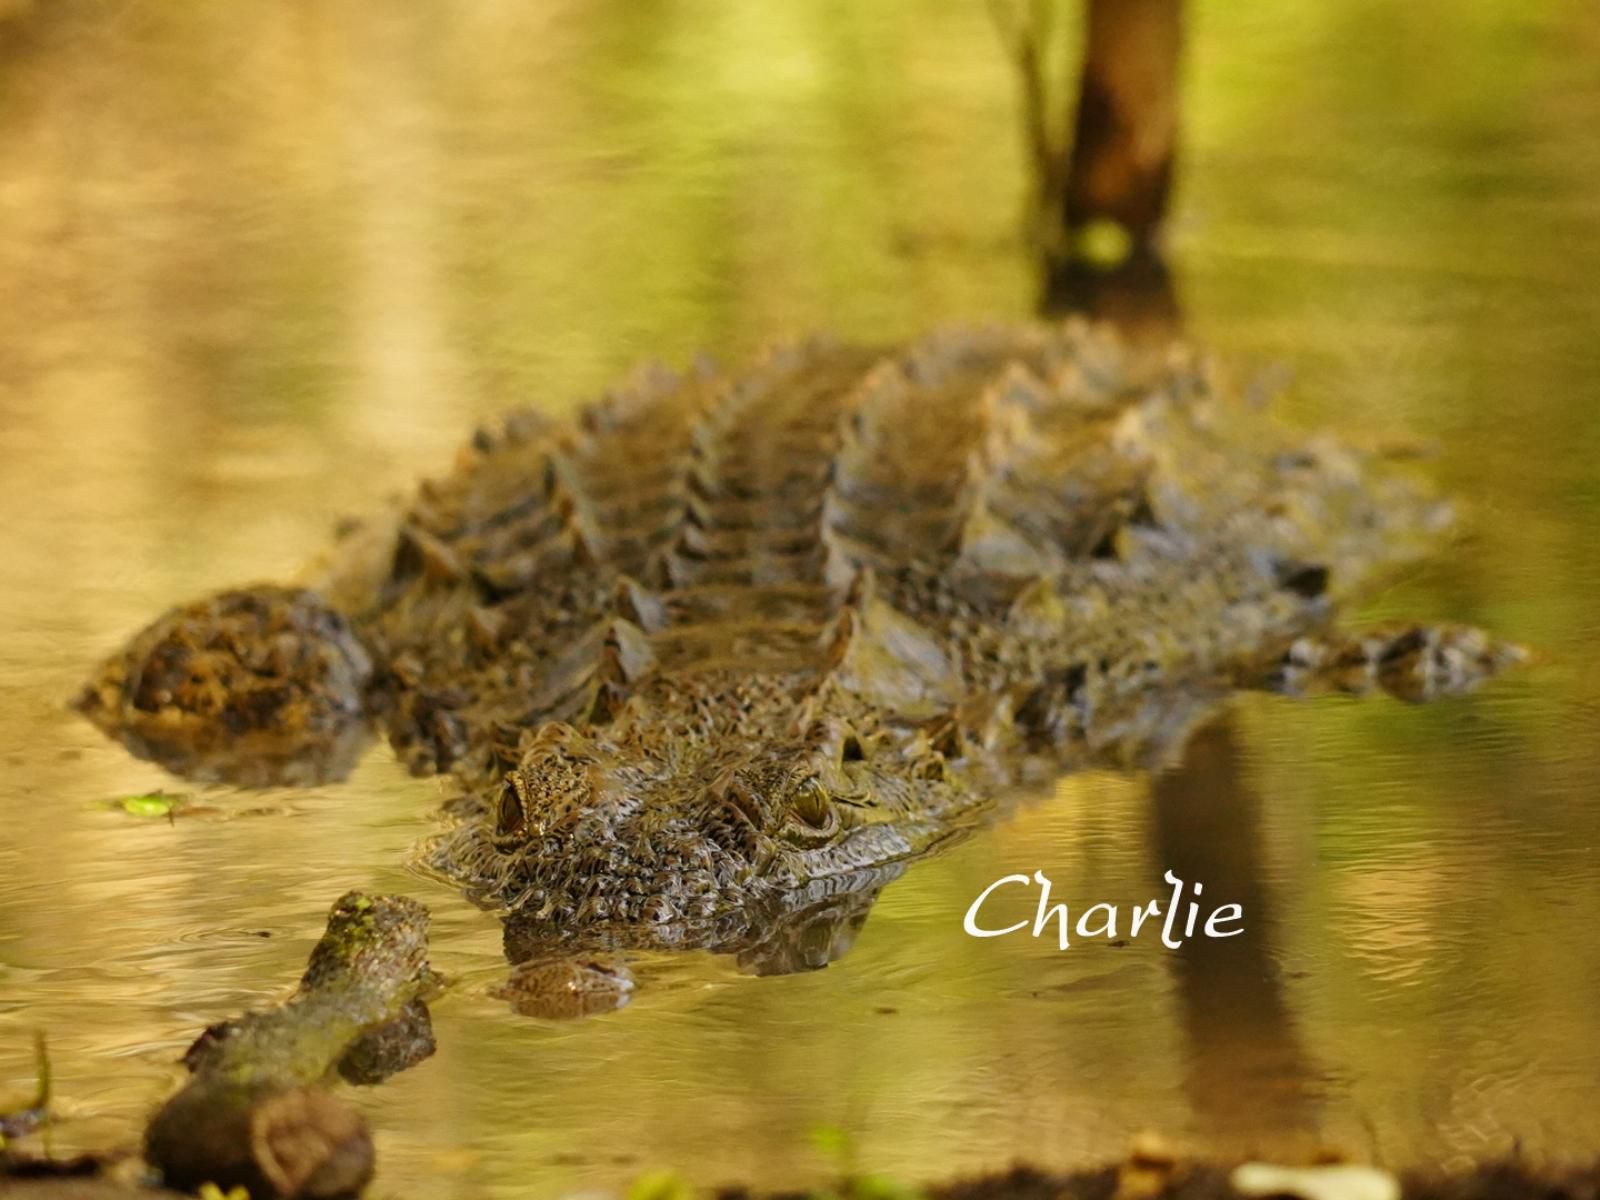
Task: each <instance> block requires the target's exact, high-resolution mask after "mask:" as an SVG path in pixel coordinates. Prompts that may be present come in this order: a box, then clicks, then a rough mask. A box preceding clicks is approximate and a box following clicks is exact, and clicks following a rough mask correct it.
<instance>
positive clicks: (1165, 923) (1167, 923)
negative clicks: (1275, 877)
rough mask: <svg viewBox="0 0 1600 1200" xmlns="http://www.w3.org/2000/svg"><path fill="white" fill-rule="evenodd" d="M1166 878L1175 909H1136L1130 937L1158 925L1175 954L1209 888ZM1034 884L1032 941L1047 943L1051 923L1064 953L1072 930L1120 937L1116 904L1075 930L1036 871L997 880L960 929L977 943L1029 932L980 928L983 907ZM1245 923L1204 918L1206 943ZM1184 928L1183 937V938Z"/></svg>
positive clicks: (1229, 915)
mask: <svg viewBox="0 0 1600 1200" xmlns="http://www.w3.org/2000/svg"><path fill="white" fill-rule="evenodd" d="M1164 878H1165V879H1166V881H1167V882H1168V883H1170V884H1171V885H1172V901H1171V903H1169V904H1168V905H1167V908H1166V911H1165V912H1163V911H1162V909H1161V902H1160V900H1159V898H1158V899H1155V900H1151V901H1150V902H1149V903H1148V904H1144V905H1141V906H1138V907H1136V908H1134V909H1133V910H1132V912H1131V913H1130V914H1129V929H1128V936H1129V937H1138V936H1139V932H1140V930H1142V929H1143V928H1144V927H1145V925H1146V924H1147V923H1149V922H1151V921H1159V922H1160V925H1161V941H1162V943H1163V944H1164V945H1166V946H1168V947H1170V948H1171V949H1173V950H1176V949H1177V948H1178V947H1179V946H1181V945H1183V943H1184V941H1185V939H1187V938H1192V937H1194V936H1195V927H1196V925H1197V923H1198V922H1199V920H1200V905H1199V903H1198V898H1199V896H1200V893H1201V892H1203V891H1205V885H1204V884H1202V883H1196V884H1193V885H1189V884H1186V883H1184V881H1183V880H1181V879H1179V878H1178V877H1177V876H1176V875H1174V874H1173V873H1172V872H1171V871H1168V872H1167V873H1166V875H1165V876H1164ZM1035 883H1037V884H1038V885H1039V904H1038V907H1037V909H1036V910H1035V912H1034V917H1033V921H1032V925H1033V931H1032V936H1033V937H1043V936H1044V932H1045V930H1046V929H1047V928H1048V927H1049V925H1050V922H1051V921H1055V922H1056V929H1057V933H1056V936H1057V938H1058V940H1059V941H1060V943H1061V948H1062V949H1063V950H1065V949H1066V948H1067V947H1068V946H1069V945H1071V941H1070V940H1069V938H1068V936H1067V931H1068V929H1069V928H1071V929H1073V930H1074V931H1075V932H1076V933H1077V935H1078V936H1079V937H1081V938H1093V937H1103V938H1106V939H1108V940H1114V939H1116V938H1117V937H1118V936H1120V935H1119V932H1118V931H1119V929H1120V925H1119V921H1120V919H1121V916H1122V914H1121V911H1120V910H1119V909H1118V908H1117V906H1116V905H1115V904H1091V905H1090V906H1089V907H1088V908H1086V909H1084V910H1083V912H1082V913H1081V914H1080V915H1079V917H1078V923H1077V925H1076V926H1073V925H1072V916H1071V914H1070V913H1069V912H1068V911H1067V906H1066V905H1065V904H1051V903H1050V880H1049V879H1048V878H1047V877H1046V876H1045V874H1044V872H1043V871H1035V872H1034V873H1033V878H1032V879H1031V880H1030V879H1029V878H1028V876H1026V875H1007V876H1006V877H1005V878H1004V879H996V880H995V881H994V882H993V883H991V884H990V885H989V886H988V887H986V888H984V889H983V891H981V892H979V893H978V898H977V899H976V900H974V901H973V902H972V907H971V908H969V909H967V917H966V920H965V921H963V922H962V923H961V927H962V928H963V929H965V930H966V931H967V933H968V934H970V935H971V936H972V937H977V938H989V937H1004V936H1005V935H1006V934H1008V933H1016V932H1018V931H1019V930H1023V929H1026V928H1028V925H1029V922H1028V920H1027V919H1026V918H1024V919H1023V920H1021V921H1018V922H1017V923H1016V924H1014V925H1007V926H1006V927H1005V928H1004V929H988V928H985V927H984V926H982V925H979V924H978V910H979V909H981V908H982V907H983V902H984V901H985V900H987V899H988V898H989V897H990V896H992V895H994V893H995V892H997V891H999V890H1000V889H1001V888H1003V887H1006V886H1007V885H1011V884H1015V885H1018V886H1020V887H1031V886H1033V884H1035ZM1190 886H1192V887H1193V889H1194V896H1195V899H1192V900H1190V901H1189V902H1188V905H1187V908H1188V911H1187V913H1185V912H1184V907H1185V905H1184V901H1183V893H1184V889H1185V888H1186V887H1190ZM1243 920H1244V908H1243V907H1242V906H1240V905H1238V904H1224V905H1222V906H1221V907H1219V908H1214V909H1212V910H1211V912H1210V914H1209V915H1208V916H1207V917H1206V921H1205V926H1204V928H1203V932H1204V935H1205V936H1206V937H1208V938H1229V937H1237V936H1238V935H1239V934H1241V933H1243V932H1244V928H1243V926H1242V925H1239V927H1237V928H1234V929H1224V928H1223V926H1224V925H1227V924H1230V923H1234V924H1237V923H1238V922H1242V921H1243ZM1180 922H1181V928H1182V932H1179V928H1180Z"/></svg>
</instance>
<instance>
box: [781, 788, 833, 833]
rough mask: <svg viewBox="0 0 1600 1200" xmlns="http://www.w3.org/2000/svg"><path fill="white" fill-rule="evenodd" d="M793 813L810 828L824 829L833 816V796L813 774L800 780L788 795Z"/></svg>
mask: <svg viewBox="0 0 1600 1200" xmlns="http://www.w3.org/2000/svg"><path fill="white" fill-rule="evenodd" d="M790 803H791V804H792V805H793V806H794V815H795V817H796V818H798V819H799V820H800V821H801V822H802V823H804V824H806V825H809V826H810V827H811V828H812V829H826V828H827V827H828V825H829V824H830V823H831V821H832V818H833V797H831V796H829V795H828V789H827V788H825V787H823V786H822V781H821V780H819V779H818V778H817V777H816V776H815V775H811V776H807V777H806V778H805V779H803V780H801V781H800V783H799V785H798V786H796V788H795V789H794V794H793V795H792V796H791V797H790Z"/></svg>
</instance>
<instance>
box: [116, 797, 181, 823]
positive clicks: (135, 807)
mask: <svg viewBox="0 0 1600 1200" xmlns="http://www.w3.org/2000/svg"><path fill="white" fill-rule="evenodd" d="M181 803H183V797H182V796H172V795H169V794H167V793H166V792H145V793H143V794H141V795H137V796H124V797H122V799H120V800H118V801H116V802H115V807H117V808H120V809H121V810H122V811H123V812H125V813H127V814H128V815H129V816H130V817H170V816H172V815H173V813H174V812H175V811H176V810H177V808H178V806H179V805H180V804H181Z"/></svg>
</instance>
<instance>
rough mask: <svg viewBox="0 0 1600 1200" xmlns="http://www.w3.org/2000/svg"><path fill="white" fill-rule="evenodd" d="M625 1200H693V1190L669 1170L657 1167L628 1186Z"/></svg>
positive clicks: (675, 1173) (685, 1181)
mask: <svg viewBox="0 0 1600 1200" xmlns="http://www.w3.org/2000/svg"><path fill="white" fill-rule="evenodd" d="M626 1200H694V1188H693V1187H692V1186H690V1184H689V1181H688V1180H687V1179H685V1178H684V1177H683V1176H682V1175H679V1174H678V1173H677V1172H676V1171H674V1170H672V1169H671V1168H668V1167H658V1168H656V1169H655V1170H652V1171H646V1172H644V1173H643V1174H642V1175H640V1176H639V1177H638V1178H637V1179H635V1180H634V1181H633V1182H632V1183H630V1184H629V1185H628V1192H627V1197H626Z"/></svg>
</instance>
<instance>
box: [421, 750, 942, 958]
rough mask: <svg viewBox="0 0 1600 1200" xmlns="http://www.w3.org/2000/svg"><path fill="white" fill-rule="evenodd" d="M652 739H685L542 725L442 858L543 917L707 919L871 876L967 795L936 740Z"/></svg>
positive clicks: (555, 921) (592, 923)
mask: <svg viewBox="0 0 1600 1200" xmlns="http://www.w3.org/2000/svg"><path fill="white" fill-rule="evenodd" d="M646 745H654V746H655V747H659V748H665V747H671V746H674V745H675V744H674V743H673V742H672V741H670V740H669V739H667V738H666V737H664V736H663V737H661V738H659V739H657V738H652V737H649V736H648V735H644V736H630V737H629V738H628V739H627V740H626V741H625V742H623V743H620V744H619V743H616V742H606V741H602V740H600V739H598V738H596V737H593V736H590V735H588V734H586V733H583V732H580V731H579V730H577V729H576V728H574V727H573V726H570V725H565V724H560V723H556V724H551V725H547V726H545V727H544V728H543V729H541V730H540V732H539V734H538V736H537V737H535V738H534V739H533V740H532V743H531V745H530V746H529V747H528V748H527V749H526V750H525V751H524V752H523V754H522V757H521V761H520V762H519V763H518V764H517V765H516V766H515V767H514V768H513V769H511V770H510V771H508V772H507V773H506V774H505V775H504V777H503V778H502V779H501V780H500V782H499V784H498V787H497V790H494V791H493V792H492V794H490V793H489V792H487V791H486V793H485V794H484V795H482V796H481V797H478V798H477V799H476V800H475V801H474V805H475V806H476V810H477V811H476V812H475V814H474V815H473V816H472V818H471V819H469V820H467V821H466V822H465V823H464V824H463V825H462V826H461V827H460V828H458V829H457V830H456V831H455V833H454V835H452V836H451V837H449V838H448V839H446V841H445V842H443V843H441V844H439V845H438V846H437V847H436V848H435V852H434V855H433V861H434V862H435V863H436V864H437V865H438V866H440V867H442V868H444V869H446V870H448V872H449V873H450V874H452V875H454V876H456V877H458V878H460V877H462V876H463V875H464V876H465V877H466V882H468V884H469V886H473V887H475V888H480V889H482V891H483V893H484V894H485V895H489V896H493V897H495V898H496V899H498V900H501V901H503V902H506V903H508V904H509V907H511V908H512V909H514V910H516V911H517V912H518V913H519V914H520V915H522V916H523V917H525V918H528V919H532V920H535V921H539V922H543V923H548V924H552V925H558V926H563V927H569V928H570V927H580V926H581V927H584V928H590V927H596V926H608V925H609V926H618V927H620V926H646V927H650V926H654V927H658V929H659V927H663V926H665V927H677V926H682V925H685V924H694V925H703V924H704V923H705V922H708V921H709V922H713V923H714V922H716V921H717V920H718V919H719V918H720V917H721V916H723V915H724V914H727V913H729V912H731V911H733V910H734V909H736V908H743V909H748V908H749V906H750V905H751V904H752V902H759V901H760V900H762V899H763V898H764V897H771V896H775V895H778V894H780V893H781V894H782V895H783V896H784V897H785V898H787V899H793V898H795V897H798V898H800V899H802V900H804V899H806V898H811V899H815V898H816V897H818V896H823V895H827V894H830V893H832V892H835V891H844V890H849V889H850V888H851V887H852V886H853V880H855V879H856V878H857V877H858V876H859V877H861V878H862V879H863V880H864V882H865V883H866V884H867V885H870V883H871V882H873V880H871V879H867V878H866V873H867V872H868V871H869V869H871V868H879V867H881V866H882V865H883V864H885V863H892V862H894V861H895V860H898V859H901V858H904V857H906V856H907V855H909V854H912V853H915V852H917V851H918V850H921V849H924V848H926V847H927V846H928V845H929V844H930V843H931V841H932V840H933V839H934V838H935V836H936V835H937V834H936V831H938V830H940V829H944V830H946V831H948V824H947V817H948V815H949V813H950V812H951V811H952V810H953V809H954V808H956V807H958V806H959V805H960V804H961V803H962V798H963V796H964V795H965V792H964V790H963V789H961V788H960V787H959V786H958V785H957V783H956V782H954V781H953V780H952V778H951V777H950V775H949V773H948V772H947V771H945V770H944V769H943V767H942V760H939V759H938V758H937V756H931V757H928V758H924V759H922V760H920V761H918V760H915V759H913V758H912V757H909V756H907V755H905V754H901V753H894V752H885V753H880V754H869V753H868V752H867V751H866V750H865V749H864V748H863V740H862V739H860V738H858V737H856V736H855V735H853V734H851V733H844V734H842V735H838V734H836V735H834V736H827V735H826V734H823V735H819V736H812V737H809V738H800V737H791V738H772V739H767V738H753V737H752V738H749V739H732V740H730V741H729V742H728V743H725V744H720V745H717V746H715V747H714V748H713V749H711V750H710V751H709V752H707V753H705V754H703V755H693V756H688V755H686V756H684V757H681V758H677V759H673V758H670V757H657V756H656V755H654V754H651V753H649V752H648V751H647V750H644V749H642V748H641V747H643V746H646ZM677 745H678V746H679V747H680V748H681V743H678V744H677ZM659 753H660V750H659V749H658V750H657V754H659ZM874 878H875V877H874Z"/></svg>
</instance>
